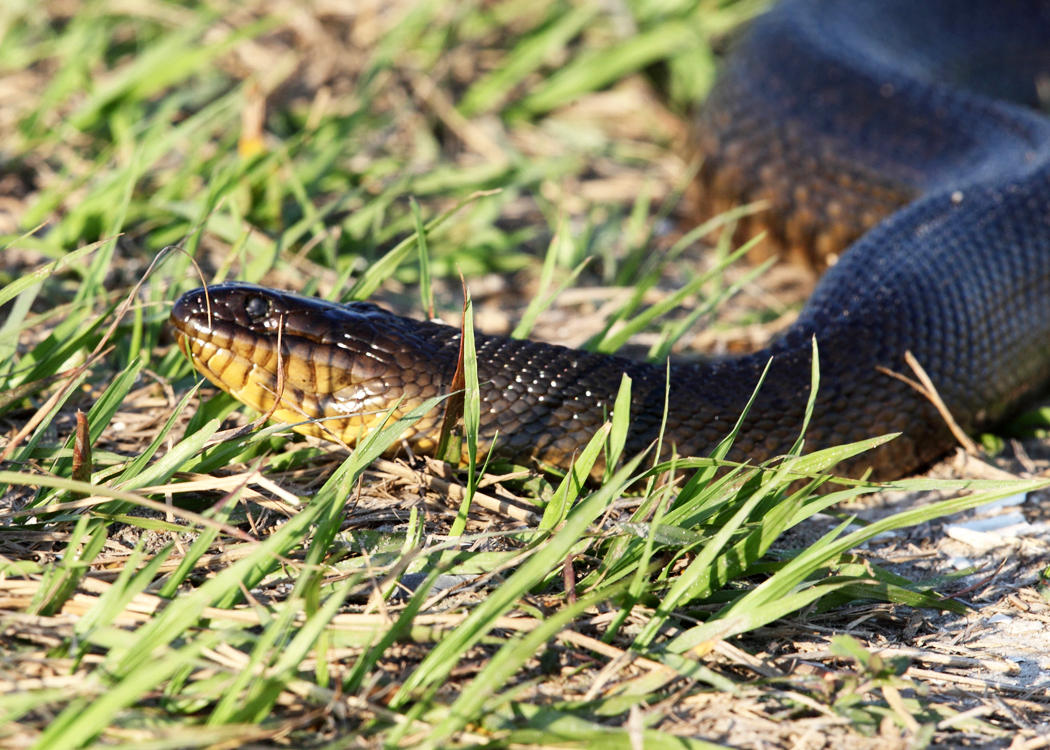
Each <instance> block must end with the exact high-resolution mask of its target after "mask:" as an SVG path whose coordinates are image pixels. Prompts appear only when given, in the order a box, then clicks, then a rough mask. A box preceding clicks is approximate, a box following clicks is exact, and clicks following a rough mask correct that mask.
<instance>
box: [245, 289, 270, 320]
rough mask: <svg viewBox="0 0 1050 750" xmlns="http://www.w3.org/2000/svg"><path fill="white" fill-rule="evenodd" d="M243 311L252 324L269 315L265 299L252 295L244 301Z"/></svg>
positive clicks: (268, 303) (268, 302)
mask: <svg viewBox="0 0 1050 750" xmlns="http://www.w3.org/2000/svg"><path fill="white" fill-rule="evenodd" d="M244 311H245V312H246V313H248V317H249V318H251V319H252V322H255V323H258V322H259V321H260V320H262V319H263V318H265V317H267V316H268V315H269V314H270V301H269V300H267V299H266V298H265V297H259V296H257V295H253V296H251V297H249V298H248V299H246V300H245V301H244Z"/></svg>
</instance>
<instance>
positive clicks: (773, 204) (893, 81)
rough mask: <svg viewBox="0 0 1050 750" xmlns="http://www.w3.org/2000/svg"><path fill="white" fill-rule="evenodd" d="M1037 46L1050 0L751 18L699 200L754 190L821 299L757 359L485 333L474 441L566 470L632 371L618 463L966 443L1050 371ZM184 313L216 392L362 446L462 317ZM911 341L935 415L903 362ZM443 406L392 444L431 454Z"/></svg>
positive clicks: (716, 104) (808, 5)
mask: <svg viewBox="0 0 1050 750" xmlns="http://www.w3.org/2000/svg"><path fill="white" fill-rule="evenodd" d="M1048 40H1050V2H1046V0H1039V1H1035V0H1003V1H1002V2H968V3H958V2H956V0H924V2H922V3H915V2H913V1H912V0H794V1H791V0H789V1H788V2H782V3H780V4H778V5H776V6H775V7H774V8H772V9H771V10H770V11H769V12H768V13H766V14H764V15H761V16H759V17H757V18H756V19H754V20H753V21H752V22H751V23H750V24H749V25H748V26H747V28H746V29H745V30H744V31H743V32H742V33H740V34H739V35H738V36H737V37H736V38H735V40H734V41H733V43H732V45H731V50H730V52H729V53H728V55H727V56H726V59H725V61H724V64H723V66H722V69H721V72H720V74H719V76H718V78H717V80H716V82H715V84H714V86H713V89H712V91H711V93H710V95H709V96H708V98H707V100H706V102H705V104H704V106H703V108H702V109H701V111H700V113H699V114H698V115H697V116H696V117H695V118H694V121H693V122H694V133H695V138H694V143H695V148H696V149H697V151H698V153H699V156H700V157H701V159H702V166H701V167H700V169H699V172H698V176H697V178H696V186H697V190H696V192H697V195H698V199H697V200H698V206H699V209H698V210H699V212H700V213H701V214H703V213H705V212H706V213H708V214H713V213H715V212H718V211H722V210H724V209H725V208H727V207H730V206H734V205H738V204H741V203H746V202H754V201H763V202H764V203H765V204H766V205H767V207H768V208H767V209H766V210H765V211H762V212H761V213H758V214H755V215H754V216H753V217H752V218H750V219H748V220H747V221H746V222H744V223H745V225H746V226H744V227H743V231H750V232H753V231H757V230H763V231H764V232H765V234H766V238H767V239H766V242H767V244H768V245H770V246H773V247H775V248H779V250H780V251H783V252H785V253H787V254H788V255H794V256H801V257H803V258H805V259H807V260H808V261H809V262H810V263H812V264H813V265H815V266H822V267H826V268H827V270H826V272H825V273H824V275H823V276H822V278H821V279H820V281H819V282H818V283H817V285H816V287H815V289H814V291H813V293H812V295H811V297H810V298H809V300H808V301H807V302H806V303H805V305H804V306H803V308H802V309H801V311H800V312H799V314H798V317H797V318H796V320H795V321H794V322H793V323H792V324H791V326H790V327H789V328H788V329H787V330H786V331H784V332H783V333H782V334H781V335H779V336H778V337H777V338H776V339H775V340H773V341H772V342H771V343H770V344H769V345H768V346H767V347H765V348H764V349H761V350H759V351H756V352H753V353H750V354H743V355H736V356H732V357H716V358H710V359H706V360H700V361H696V360H692V361H684V360H681V359H671V360H670V361H668V362H655V363H648V362H641V361H635V360H631V359H628V358H624V357H621V356H618V355H610V354H604V353H596V352H592V351H584V350H579V349H572V348H566V347H562V346H558V345H555V344H550V343H544V342H539V341H530V340H522V339H515V338H509V337H504V336H496V335H485V334H483V333H478V334H477V335H476V338H475V348H476V354H477V372H478V382H479V386H480V387H479V404H480V431H479V439H478V448H479V454H480V455H481V456H485V455H489V454H491V455H492V456H493V457H496V458H503V459H507V460H510V461H512V462H515V463H518V464H539V465H545V466H550V467H560V468H566V467H568V466H569V465H570V464H571V462H572V461H573V459H574V457H576V456H578V455H579V454H580V451H581V450H582V449H583V447H584V446H586V445H587V443H588V441H589V440H590V439H591V437H592V436H593V435H594V434H595V433H596V431H597V430H599V428H601V426H602V425H603V424H604V423H605V422H606V421H607V420H608V419H609V418H610V416H611V415H612V413H613V410H614V406H615V404H616V397H617V393H618V392H619V388H620V384H621V381H622V380H623V377H624V376H625V375H626V376H628V377H629V378H630V381H631V382H630V397H631V401H630V415H629V417H630V420H629V424H630V427H629V431H628V433H627V437H626V444H625V446H624V455H630V454H634V453H637V452H640V451H644V450H646V449H648V448H649V447H650V446H652V445H653V444H654V443H655V442H656V441H657V440H658V439H659V440H660V445H662V446H663V449H664V451H665V452H667V453H671V454H674V455H677V456H705V455H708V454H710V453H711V452H712V451H713V450H714V449H715V448H716V446H719V445H720V444H721V443H722V441H723V440H725V439H726V437H727V435H730V434H731V433H733V434H734V435H735V437H734V439H733V442H732V448H731V450H730V451H729V453H728V458H730V459H739V460H747V461H752V462H764V461H770V460H773V459H776V458H777V457H779V456H782V455H785V454H787V453H789V452H791V451H792V450H793V448H794V447H795V446H796V444H797V441H798V439H799V436H800V434H801V433H802V428H803V425H805V426H806V429H805V433H804V443H803V445H804V448H805V450H807V451H808V450H817V449H820V448H826V447H832V446H836V445H841V444H845V443H852V442H855V441H861V440H866V439H868V438H872V437H874V436H880V435H886V434H894V435H896V437H894V439H892V440H888V441H886V442H883V443H881V444H878V445H877V446H876V447H874V448H873V449H872V450H870V451H867V452H864V453H861V454H860V455H858V456H855V457H853V458H850V459H849V460H848V461H847V462H846V463H845V464H844V465H843V466H842V467H840V470H841V471H842V473H843V474H847V475H852V476H859V475H862V474H867V475H870V476H872V477H873V478H875V479H895V478H899V477H902V476H906V475H909V474H913V473H915V472H916V471H918V470H920V469H922V468H923V467H925V466H927V465H928V464H930V463H931V462H932V461H934V460H936V459H937V458H939V457H941V456H943V455H944V454H945V453H946V452H948V451H950V450H951V448H952V447H953V446H954V445H956V438H955V437H954V436H953V431H952V429H950V427H949V424H948V421H947V420H946V418H945V415H946V414H947V415H950V417H951V419H952V420H953V421H954V423H955V426H957V428H958V429H961V430H963V431H965V432H968V433H974V432H976V431H979V430H982V429H985V428H987V427H988V426H990V425H995V424H996V423H999V422H1000V421H1001V420H1003V419H1005V418H1006V417H1008V416H1009V415H1011V414H1013V413H1015V412H1016V411H1017V409H1019V408H1020V407H1021V406H1023V405H1024V404H1026V403H1028V402H1029V401H1031V400H1032V399H1033V398H1035V397H1036V396H1037V395H1038V394H1039V393H1040V391H1041V390H1042V389H1043V388H1044V387H1045V385H1046V384H1047V382H1048V381H1050V119H1048V118H1047V116H1046V115H1045V114H1044V113H1042V112H1040V111H1039V109H1038V105H1039V103H1040V93H1041V92H1042V94H1043V95H1044V98H1045V94H1046V90H1047V86H1048V83H1050V44H1048V43H1047V42H1048ZM170 322H171V325H172V327H173V329H174V332H175V337H176V340H177V342H178V345H179V346H180V347H181V348H182V350H183V351H184V352H185V353H186V354H187V355H188V356H189V358H190V360H191V362H192V363H193V366H194V367H195V368H196V369H197V370H198V371H199V372H200V373H202V374H203V375H204V376H205V377H206V378H207V379H208V380H210V381H211V382H213V383H214V384H216V385H217V386H218V387H219V388H221V389H222V390H224V391H226V392H228V393H229V394H231V395H232V396H233V397H235V398H236V399H238V400H240V401H242V402H243V403H245V404H247V405H248V406H250V407H252V408H254V409H256V410H258V411H260V412H264V413H267V414H269V415H270V416H271V417H272V419H274V420H275V421H278V422H283V423H288V424H294V425H295V429H296V430H298V431H299V432H303V433H306V434H311V435H315V436H318V437H322V438H328V439H330V440H334V441H337V442H342V443H345V444H348V445H352V444H354V443H355V442H356V441H358V440H359V439H360V438H361V437H362V436H363V435H365V434H367V433H368V431H369V430H370V429H372V428H374V427H376V426H377V425H379V424H382V423H383V420H385V419H388V418H389V417H390V413H391V412H394V415H395V416H397V415H399V414H406V413H408V412H409V411H411V410H412V409H415V408H417V407H420V406H421V405H423V404H425V403H427V400H428V399H430V398H432V397H434V396H438V395H441V394H447V393H448V392H449V391H450V389H452V383H453V376H454V374H455V372H456V368H457V363H458V362H459V351H460V341H461V331H460V329H459V328H457V327H455V326H448V325H444V324H441V323H438V322H432V321H425V320H416V319H412V318H407V317H402V316H399V315H396V314H394V313H391V312H388V311H386V310H385V309H383V308H381V307H379V306H377V305H375V304H372V303H369V302H350V303H345V304H341V303H336V302H329V301H325V300H321V299H317V298H312V297H304V296H300V295H297V294H294V293H291V292H285V291H278V290H274V289H267V288H264V287H258V286H253V285H249V284H243V283H224V284H218V285H213V286H211V287H210V288H208V289H206V290H205V289H198V290H194V291H191V292H187V293H186V294H184V295H183V296H181V297H180V298H179V299H178V300H177V301H176V303H175V305H174V307H173V310H172V313H171V317H170ZM814 342H816V346H814ZM909 354H910V355H911V356H912V357H913V358H914V360H915V361H917V362H918V363H919V365H921V367H922V369H923V370H924V371H925V373H926V374H927V375H928V377H929V381H930V383H932V386H933V390H934V391H935V393H936V395H937V397H938V398H939V400H940V406H938V405H936V404H935V403H934V401H935V399H931V398H930V395H931V394H930V392H929V389H926V390H927V392H925V393H924V392H923V389H920V388H916V387H915V384H914V383H910V382H908V378H907V377H895V376H894V375H895V374H896V375H902V374H905V375H906V374H907V373H909V370H908V367H907V365H906V359H907V355H909ZM814 356H816V357H817V364H818V366H819V384H818V387H817V390H816V393H815V394H811V392H810V391H811V388H812V387H813V382H814V381H813V371H814V366H813V365H814ZM760 382H761V387H758V386H759V383H760ZM756 388H757V390H756ZM810 404H811V409H812V411H811V416H809V417H808V424H807V408H809V406H810ZM745 411H746V416H744V417H743V418H741V414H742V413H744V412H745ZM442 417H443V410H442V409H441V408H439V407H434V408H432V409H431V410H430V411H429V412H427V413H426V414H425V415H424V416H423V417H422V418H421V419H419V420H418V421H417V422H416V423H415V424H414V425H413V426H411V427H408V428H406V430H405V431H404V433H403V434H402V435H401V441H400V444H401V445H407V446H408V447H410V448H411V449H413V450H416V451H419V452H424V453H426V452H433V451H434V450H435V448H436V446H437V443H438V436H439V433H440V431H441V424H442ZM734 431H735V432H734Z"/></svg>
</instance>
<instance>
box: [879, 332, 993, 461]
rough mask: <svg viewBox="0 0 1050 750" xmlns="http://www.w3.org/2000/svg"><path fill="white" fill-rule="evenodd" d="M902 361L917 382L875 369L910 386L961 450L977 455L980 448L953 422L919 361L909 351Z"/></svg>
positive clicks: (888, 370)
mask: <svg viewBox="0 0 1050 750" xmlns="http://www.w3.org/2000/svg"><path fill="white" fill-rule="evenodd" d="M904 361H905V362H907V363H908V366H909V367H910V368H911V369H912V372H914V373H915V377H916V378H918V380H917V381H916V380H912V379H911V378H909V377H908V376H907V375H901V374H900V373H899V372H894V371H893V370H890V369H889V368H887V367H882V366H881V365H879V366H878V367H876V368H875V369H877V370H878V371H879V372H881V373H883V374H884V375H889V376H890V377H891V378H896V379H897V380H899V381H901V382H902V383H905V384H906V385H909V386H911V387H912V388H914V389H915V390H916V391H918V392H919V393H920V394H922V395H923V396H924V397H925V398H926V399H927V400H928V401H929V402H930V403H931V404H933V406H934V408H936V409H937V412H938V413H939V414H940V415H941V419H943V420H944V423H945V424H946V425H947V426H948V429H949V430H950V431H951V433H952V435H953V436H954V437H955V439H956V440H957V441H958V442H959V445H961V446H962V447H963V449H964V450H965V451H966V452H967V453H969V454H970V455H971V456H976V455H978V454H979V453H980V448H978V447H977V443H975V442H974V441H973V440H971V439H970V436H969V435H967V434H966V433H965V432H964V431H963V429H962V428H961V427H960V426H959V423H958V422H956V421H955V417H953V416H952V413H951V411H949V409H948V406H947V405H946V404H945V403H944V400H943V399H942V398H941V396H940V394H939V393H938V392H937V387H936V386H935V385H934V384H933V381H932V380H931V379H930V376H929V375H927V374H926V370H925V369H924V368H923V366H922V365H921V364H920V363H919V360H918V359H916V358H915V355H914V354H912V353H911V350H910V349H909V350H908V351H906V352H904Z"/></svg>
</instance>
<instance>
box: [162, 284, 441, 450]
mask: <svg viewBox="0 0 1050 750" xmlns="http://www.w3.org/2000/svg"><path fill="white" fill-rule="evenodd" d="M170 322H171V326H172V328H173V329H174V330H175V334H176V338H177V341H178V345H179V348H180V349H181V350H182V351H183V352H184V353H185V354H186V355H187V357H188V358H189V359H190V361H191V362H192V363H193V366H194V367H195V368H196V369H197V370H198V371H199V372H200V373H201V374H202V375H204V376H205V377H206V378H208V380H210V381H211V382H212V383H214V384H215V385H217V386H219V387H220V388H221V389H223V390H224V391H226V392H227V393H229V394H230V395H232V396H233V397H234V398H236V399H238V400H240V401H242V402H244V403H246V404H248V405H249V406H251V407H253V408H254V409H257V410H259V411H261V412H269V411H270V410H271V409H272V410H273V417H274V419H276V420H277V421H281V422H287V423H292V424H297V425H298V426H297V427H296V429H297V430H298V431H300V432H304V433H306V434H312V435H317V436H323V437H327V438H329V439H332V438H333V433H334V434H335V435H337V436H339V439H341V440H342V441H343V442H348V443H351V442H354V441H355V440H356V438H357V436H359V435H360V433H361V432H362V431H363V430H364V429H367V428H370V427H372V426H374V425H375V424H378V423H379V422H380V421H382V419H383V418H384V417H385V415H386V413H387V412H388V410H389V409H390V408H391V407H392V406H394V405H395V404H396V403H397V402H398V400H399V399H401V406H400V407H399V411H400V412H404V411H408V410H409V409H411V408H412V407H414V406H415V405H417V404H418V403H420V402H422V401H423V400H424V399H425V398H426V397H428V396H431V395H435V394H436V393H438V392H440V390H441V388H442V387H443V384H444V383H445V382H447V380H448V379H449V378H450V373H446V372H445V370H446V369H447V368H446V367H431V368H420V367H419V366H418V365H419V362H420V361H421V359H420V357H421V353H423V352H425V351H426V350H427V342H426V341H425V340H424V339H423V338H421V337H420V336H419V335H418V333H417V332H416V331H414V330H413V329H410V328H409V327H408V326H406V325H405V322H404V319H402V318H399V317H397V316H395V315H393V314H391V313H389V312H386V311H385V310H383V309H382V308H380V307H377V306H376V305H373V304H370V303H365V302H353V303H349V304H338V303H335V302H328V301H326V300H320V299H316V298H310V297H302V296H300V295H297V294H291V293H288V292H280V291H276V290H273V289H266V288H263V287H258V286H254V285H251V284H243V283H226V284H218V285H215V286H212V287H208V288H207V289H196V290H193V291H191V292H187V293H186V294H184V295H182V296H181V297H180V298H179V299H178V301H176V303H175V306H174V307H173V309H172V312H171V318H170ZM453 364H454V363H453ZM278 395H279V396H280V398H279V399H278ZM275 402H277V404H276V407H275ZM307 419H310V420H322V423H321V424H318V423H311V424H306V425H302V424H298V423H302V422H303V421H304V420H307Z"/></svg>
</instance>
